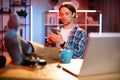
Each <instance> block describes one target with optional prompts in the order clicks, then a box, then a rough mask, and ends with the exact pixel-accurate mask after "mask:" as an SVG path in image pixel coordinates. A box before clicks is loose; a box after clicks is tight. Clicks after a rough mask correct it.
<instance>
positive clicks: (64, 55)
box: [59, 49, 73, 63]
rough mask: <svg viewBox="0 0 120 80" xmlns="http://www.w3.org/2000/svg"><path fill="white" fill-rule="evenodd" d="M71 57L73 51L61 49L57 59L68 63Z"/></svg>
mask: <svg viewBox="0 0 120 80" xmlns="http://www.w3.org/2000/svg"><path fill="white" fill-rule="evenodd" d="M72 56H73V51H72V50H69V49H62V50H61V52H60V54H59V59H60V60H61V61H62V62H63V63H70V61H71V59H72Z"/></svg>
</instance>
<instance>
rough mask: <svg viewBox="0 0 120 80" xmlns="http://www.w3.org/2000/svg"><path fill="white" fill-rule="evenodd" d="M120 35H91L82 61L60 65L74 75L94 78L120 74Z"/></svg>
mask: <svg viewBox="0 0 120 80" xmlns="http://www.w3.org/2000/svg"><path fill="white" fill-rule="evenodd" d="M119 61H120V33H101V34H100V33H90V34H89V38H88V43H87V46H86V49H85V53H84V57H83V60H82V59H72V60H71V63H69V64H64V63H60V64H58V65H59V67H61V68H62V69H63V70H64V71H67V72H69V73H71V74H72V75H74V76H76V77H79V76H92V75H98V74H106V73H114V72H120V68H119V67H120V62H119Z"/></svg>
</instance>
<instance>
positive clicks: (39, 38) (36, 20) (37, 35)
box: [31, 0, 52, 44]
mask: <svg viewBox="0 0 120 80" xmlns="http://www.w3.org/2000/svg"><path fill="white" fill-rule="evenodd" d="M31 5H32V6H33V13H32V14H33V16H32V18H33V26H32V41H34V42H37V43H40V44H44V12H45V11H48V10H49V9H51V8H52V6H51V5H50V4H49V2H48V0H31Z"/></svg>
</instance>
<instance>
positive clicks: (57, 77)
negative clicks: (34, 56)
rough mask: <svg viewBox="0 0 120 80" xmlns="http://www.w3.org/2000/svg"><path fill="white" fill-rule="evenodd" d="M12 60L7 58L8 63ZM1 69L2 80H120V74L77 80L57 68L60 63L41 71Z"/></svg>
mask: <svg viewBox="0 0 120 80" xmlns="http://www.w3.org/2000/svg"><path fill="white" fill-rule="evenodd" d="M9 62H10V58H7V63H9ZM6 65H7V66H6V67H5V68H2V69H0V80H120V73H111V74H103V75H95V76H87V77H79V79H78V78H76V77H74V76H72V75H71V74H69V73H67V72H65V71H63V70H61V69H59V68H57V65H58V63H57V62H56V63H51V64H47V65H46V66H45V67H40V68H39V69H35V68H30V67H24V66H16V65H10V64H9V65H8V64H6Z"/></svg>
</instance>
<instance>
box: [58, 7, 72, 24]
mask: <svg viewBox="0 0 120 80" xmlns="http://www.w3.org/2000/svg"><path fill="white" fill-rule="evenodd" d="M59 15H60V18H61V20H62V22H63V24H64V25H69V24H70V23H71V22H72V21H73V17H74V14H72V12H71V11H70V10H69V9H68V8H66V7H62V8H61V9H60V13H59Z"/></svg>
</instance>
